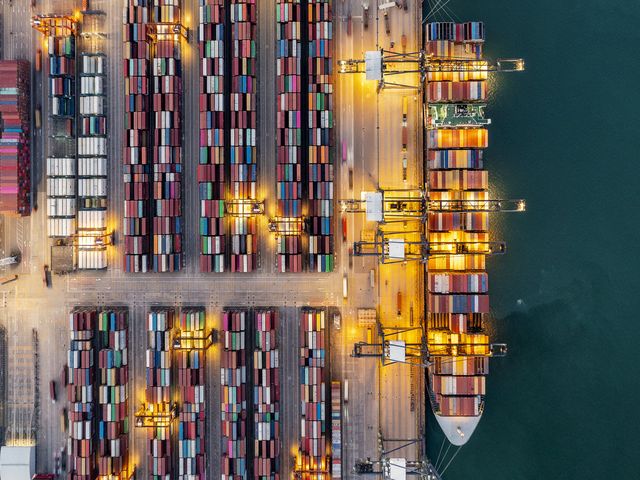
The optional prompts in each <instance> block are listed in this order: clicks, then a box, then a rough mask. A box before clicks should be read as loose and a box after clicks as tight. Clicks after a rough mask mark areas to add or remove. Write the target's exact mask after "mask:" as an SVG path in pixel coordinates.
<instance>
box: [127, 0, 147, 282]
mask: <svg viewBox="0 0 640 480" xmlns="http://www.w3.org/2000/svg"><path fill="white" fill-rule="evenodd" d="M148 3H149V2H148V1H146V0H143V1H140V0H127V3H126V7H125V11H124V74H125V78H124V80H125V83H124V86H125V99H126V101H125V109H124V110H125V122H124V123H125V135H124V152H123V156H122V163H123V174H124V175H123V176H124V178H123V181H124V223H123V234H124V259H123V267H124V270H125V271H126V272H146V271H147V270H148V268H149V253H150V235H151V227H150V224H149V215H150V192H149V183H150V181H151V148H150V144H149V128H150V127H149V107H150V105H149V103H150V97H149V93H150V88H149V78H148V75H149V59H150V54H149V41H148V38H149V37H148V32H147V23H148V21H149V7H148Z"/></svg>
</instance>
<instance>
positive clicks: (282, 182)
mask: <svg viewBox="0 0 640 480" xmlns="http://www.w3.org/2000/svg"><path fill="white" fill-rule="evenodd" d="M276 9H277V10H276V21H277V32H276V40H277V50H276V83H277V85H276V91H277V102H278V103H277V123H276V128H277V140H276V145H277V147H276V148H277V170H276V182H277V185H276V188H277V194H276V198H277V204H276V215H277V216H278V217H280V218H283V219H287V220H289V221H291V220H295V219H300V218H301V217H302V147H303V145H302V115H303V112H302V98H301V97H302V30H301V29H302V28H303V23H302V13H303V12H302V5H301V3H300V0H277V4H276ZM292 230H293V231H288V232H286V234H282V235H280V236H278V238H277V252H276V254H277V257H276V263H277V268H278V271H279V272H301V271H302V237H301V232H300V231H295V230H296V229H292Z"/></svg>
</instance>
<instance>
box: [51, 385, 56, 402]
mask: <svg viewBox="0 0 640 480" xmlns="http://www.w3.org/2000/svg"><path fill="white" fill-rule="evenodd" d="M49 396H50V397H51V403H56V382H55V380H51V381H50V382H49Z"/></svg>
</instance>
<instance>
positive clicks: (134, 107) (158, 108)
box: [123, 0, 183, 272]
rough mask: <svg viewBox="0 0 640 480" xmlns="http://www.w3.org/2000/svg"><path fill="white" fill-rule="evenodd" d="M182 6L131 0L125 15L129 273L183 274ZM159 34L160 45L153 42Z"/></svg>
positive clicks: (164, 1) (126, 255)
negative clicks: (177, 30)
mask: <svg viewBox="0 0 640 480" xmlns="http://www.w3.org/2000/svg"><path fill="white" fill-rule="evenodd" d="M179 3H180V2H176V1H175V0H155V1H154V2H153V3H152V4H147V3H146V2H144V3H142V4H141V2H138V1H137V0H129V1H128V3H127V5H126V8H125V14H124V58H125V145H124V152H123V164H124V165H123V175H124V178H123V180H124V185H125V200H124V228H123V231H124V237H125V238H124V248H125V253H124V265H123V266H124V270H125V271H126V272H147V271H149V270H151V271H154V272H172V271H177V270H180V269H181V268H182V264H183V254H182V252H183V250H182V234H183V224H182V174H183V159H182V154H183V152H182V137H183V134H182V111H181V102H182V61H181V56H180V36H179V35H177V34H174V33H173V31H171V32H169V30H166V31H165V30H163V28H164V29H167V28H168V27H166V26H165V27H155V28H159V30H157V31H156V32H155V33H153V32H151V31H150V30H149V28H151V27H150V26H149V25H148V24H149V22H155V23H156V24H158V23H179V22H180V5H179ZM152 33H153V35H154V37H153V38H154V41H150V40H149V39H150V35H151V34H152Z"/></svg>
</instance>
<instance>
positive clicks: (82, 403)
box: [67, 308, 97, 480]
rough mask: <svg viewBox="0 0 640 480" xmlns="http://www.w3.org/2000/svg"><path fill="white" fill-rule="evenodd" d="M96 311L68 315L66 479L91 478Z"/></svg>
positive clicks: (78, 309)
mask: <svg viewBox="0 0 640 480" xmlns="http://www.w3.org/2000/svg"><path fill="white" fill-rule="evenodd" d="M96 319H97V312H96V310H95V309H91V308H76V309H74V310H73V311H72V312H71V313H70V314H69V327H70V332H71V338H70V342H69V352H68V358H67V365H68V366H69V371H68V377H67V378H68V379H69V384H68V385H67V400H68V401H69V430H68V431H69V438H68V440H67V452H68V458H69V461H68V464H67V471H68V478H70V479H74V480H91V479H93V478H95V469H96V464H95V454H96V444H95V438H96V434H95V433H96V432H95V418H96V412H95V409H94V391H93V387H94V363H93V362H94V330H95V327H96Z"/></svg>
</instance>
